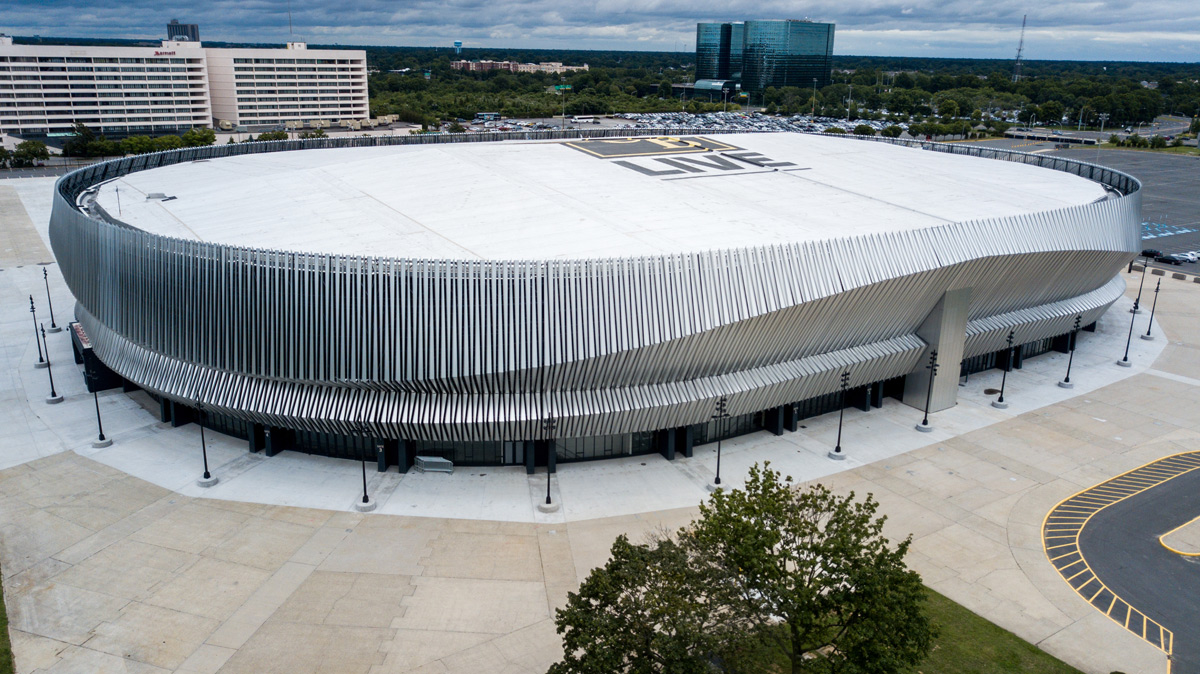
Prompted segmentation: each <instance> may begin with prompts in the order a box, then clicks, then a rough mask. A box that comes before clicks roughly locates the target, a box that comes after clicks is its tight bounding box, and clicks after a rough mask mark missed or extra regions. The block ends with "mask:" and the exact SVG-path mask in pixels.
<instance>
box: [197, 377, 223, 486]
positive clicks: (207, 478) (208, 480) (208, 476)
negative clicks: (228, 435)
mask: <svg viewBox="0 0 1200 674" xmlns="http://www.w3.org/2000/svg"><path fill="white" fill-rule="evenodd" d="M196 414H197V417H198V418H197V419H196V423H197V424H198V425H199V426H200V455H201V456H203V457H204V475H203V476H202V477H201V478H200V479H199V480H196V486H197V487H211V486H213V485H214V484H216V483H217V482H219V481H220V480H219V479H218V478H217V477H216V476H214V475H213V474H212V473H210V472H208V443H207V442H205V440H204V403H202V402H200V399H199V398H197V399H196Z"/></svg>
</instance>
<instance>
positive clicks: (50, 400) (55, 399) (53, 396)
mask: <svg viewBox="0 0 1200 674" xmlns="http://www.w3.org/2000/svg"><path fill="white" fill-rule="evenodd" d="M34 336H35V337H36V335H34ZM45 341H46V326H44V325H43V326H42V342H43V343H44V342H45ZM46 353H47V354H49V353H50V347H49V346H47V347H46ZM46 375H47V376H49V377H50V395H48V396H46V404H47V405H57V404H58V403H61V402H62V401H63V397H62V396H60V395H58V392H57V391H55V390H54V372H53V368H51V367H50V359H49V358H47V359H46Z"/></svg>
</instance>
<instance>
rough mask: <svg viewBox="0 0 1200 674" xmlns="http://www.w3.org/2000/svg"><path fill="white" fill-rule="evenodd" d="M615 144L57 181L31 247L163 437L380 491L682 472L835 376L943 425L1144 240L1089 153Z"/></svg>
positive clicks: (1136, 196) (728, 140)
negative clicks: (457, 478) (472, 471)
mask: <svg viewBox="0 0 1200 674" xmlns="http://www.w3.org/2000/svg"><path fill="white" fill-rule="evenodd" d="M618 133H621V132H620V130H598V131H586V132H580V131H566V132H562V131H556V132H540V133H523V134H508V135H507V136H506V138H507V140H505V141H504V142H487V139H486V137H483V136H466V135H449V136H414V137H411V138H386V137H381V138H350V139H336V140H335V139H317V140H309V141H280V142H275V143H255V144H238V145H228V146H214V147H203V148H188V149H183V150H177V151H171V152H165V153H158V154H151V155H142V156H137V157H128V158H124V159H120V160H115V161H111V162H107V163H103V164H98V165H95V166H92V167H88V168H85V169H81V170H79V171H75V172H73V173H70V174H68V175H66V176H64V177H63V178H62V179H60V180H59V181H58V183H57V187H56V194H55V201H54V206H53V215H52V219H51V230H50V236H51V242H52V245H53V248H54V251H55V253H56V256H57V258H58V261H59V263H60V264H61V267H62V272H63V275H64V277H65V279H66V281H67V283H68V285H69V286H70V288H71V290H72V292H73V293H74V295H75V297H76V298H77V300H78V304H77V306H76V308H75V313H76V318H77V321H78V324H77V326H76V328H77V329H76V331H75V335H76V341H77V348H78V350H79V355H80V357H81V358H82V359H83V360H84V362H85V363H86V364H87V365H88V370H89V372H90V373H91V375H92V376H91V377H90V378H89V382H90V385H91V386H94V387H97V388H99V387H109V386H117V385H124V386H126V387H128V388H133V387H137V388H141V389H144V390H145V391H146V392H148V393H149V394H150V395H151V396H153V397H154V399H155V400H157V401H158V402H159V405H160V412H161V415H162V418H163V420H164V421H165V420H170V421H173V422H174V423H186V422H189V421H195V420H201V421H202V423H204V424H205V425H206V426H210V427H213V428H217V429H219V430H222V431H224V432H226V433H230V434H233V435H236V436H240V437H243V438H246V439H247V440H248V442H249V445H250V449H251V450H252V451H258V450H260V449H262V450H265V451H267V452H268V453H269V454H271V453H275V452H277V451H280V450H281V449H291V450H298V451H307V452H312V453H318V454H326V455H332V456H344V457H349V458H358V457H360V456H362V455H363V454H364V453H365V452H370V455H371V456H372V458H373V459H377V460H378V461H379V465H380V468H381V469H384V468H386V466H387V465H389V464H399V465H400V466H401V469H407V467H408V466H409V465H411V464H412V462H413V460H414V457H416V456H418V455H422V456H428V455H437V456H442V457H444V458H448V459H451V460H453V461H455V462H458V463H467V464H517V465H522V464H523V465H525V466H526V467H527V468H528V469H529V470H531V471H532V470H533V468H534V466H535V465H549V466H550V467H551V468H553V466H554V465H555V463H556V462H557V461H572V460H584V459H595V458H604V457H614V456H624V455H630V454H641V453H650V452H661V453H663V454H664V455H666V456H667V457H668V458H674V457H675V456H676V454H677V453H678V454H682V455H690V454H691V451H692V447H694V446H695V445H697V444H701V443H705V442H710V441H713V440H716V439H717V438H719V437H730V436H734V435H739V434H743V433H746V432H750V431H755V430H764V429H765V430H768V431H771V432H774V433H777V434H782V433H785V432H788V431H794V430H796V428H797V425H798V421H799V420H801V419H803V418H804V417H806V416H812V415H815V414H821V413H824V412H828V411H832V410H836V409H837V406H838V405H839V404H840V402H841V397H840V392H841V390H842V381H843V375H844V373H847V372H848V373H849V376H848V380H847V383H846V388H847V391H846V400H847V402H848V403H849V404H851V405H856V406H859V407H862V408H863V409H870V408H871V407H872V406H875V407H878V406H881V405H882V404H883V400H884V398H885V397H893V398H897V399H900V400H902V401H903V402H905V403H908V404H910V405H912V406H914V407H917V408H921V409H923V408H924V407H925V406H926V405H927V404H928V406H929V407H930V409H932V410H933V411H937V410H940V409H945V408H947V407H950V406H952V405H954V404H955V399H956V395H957V390H958V386H957V384H958V378H959V375H960V374H967V373H970V372H974V371H980V370H983V369H988V368H992V367H1008V363H1009V360H1010V359H1009V356H1010V355H1011V356H1012V362H1013V364H1014V366H1017V367H1019V365H1020V361H1021V359H1022V358H1027V357H1030V356H1032V355H1036V354H1038V353H1041V352H1044V351H1047V350H1050V349H1058V350H1065V349H1067V348H1069V347H1070V345H1071V342H1072V339H1073V334H1074V332H1075V331H1076V330H1077V329H1078V328H1080V327H1084V328H1085V329H1086V327H1087V326H1089V325H1091V324H1093V323H1094V322H1095V320H1096V319H1097V317H1099V316H1100V315H1101V314H1102V313H1103V312H1104V311H1105V310H1106V309H1107V308H1108V307H1109V305H1111V304H1112V302H1114V301H1115V300H1116V299H1117V298H1118V297H1119V296H1120V295H1121V294H1122V292H1123V290H1124V282H1123V281H1122V280H1121V279H1120V277H1119V276H1118V270H1119V269H1121V268H1122V267H1123V266H1125V265H1126V263H1128V262H1129V261H1130V260H1131V259H1132V258H1133V256H1134V255H1135V254H1136V251H1137V250H1138V249H1139V236H1138V227H1139V224H1138V223H1139V220H1140V217H1139V211H1140V201H1141V195H1140V191H1139V190H1140V183H1138V181H1137V180H1136V179H1134V178H1132V177H1130V176H1128V175H1126V174H1123V173H1120V172H1117V171H1113V170H1111V169H1106V168H1103V167H1098V166H1094V165H1091V164H1087V163H1083V162H1078V161H1074V160H1069V159H1063V158H1056V157H1048V156H1043V155H1031V154H1025V153H1020V152H1013V151H1005V150H995V149H990V148H979V147H975V146H971V145H963V144H960V145H944V144H935V143H918V142H913V141H895V140H888V139H869V138H840V137H831V136H817V135H807V134H792V133H762V134H749V133H741V134H717V133H713V132H712V131H709V130H699V129H697V130H690V131H680V130H672V131H669V132H664V133H660V134H659V135H656V136H647V137H638V138H627V137H616V135H617V134H618ZM626 133H627V132H626ZM584 134H586V135H587V136H588V137H587V138H584V137H582V136H583V135H584ZM667 134H670V135H667ZM1010 337H1011V340H1012V341H1011V343H1012V344H1013V346H1014V349H1013V350H1012V351H1011V352H1010V351H1009V349H1008V344H1009V343H1010V342H1009V339H1010ZM935 354H936V356H935ZM935 359H936V364H937V365H938V367H939V368H940V369H939V370H937V374H936V376H935V377H933V378H932V385H931V378H930V372H931V370H930V369H929V368H928V367H927V366H928V365H930V363H931V362H934V361H935ZM722 411H723V412H724V413H725V414H727V415H728V416H727V417H726V416H723V415H722V413H721V412H722ZM714 415H715V416H716V417H717V418H716V419H714ZM920 418H921V413H920V412H918V411H916V410H914V421H917V420H919V419H920Z"/></svg>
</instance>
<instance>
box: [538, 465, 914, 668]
mask: <svg viewBox="0 0 1200 674" xmlns="http://www.w3.org/2000/svg"><path fill="white" fill-rule="evenodd" d="M877 509H878V504H877V503H876V502H875V501H874V500H873V499H872V498H871V497H870V496H868V497H867V498H866V499H865V500H863V501H857V500H855V497H854V495H853V494H850V495H848V496H837V495H835V494H834V493H833V492H831V491H829V490H828V489H827V488H825V487H823V486H820V485H817V486H813V487H809V488H805V489H796V488H795V487H794V486H793V485H792V484H791V478H783V477H781V476H780V474H779V473H778V472H776V471H773V470H771V469H770V467H769V465H766V466H764V467H763V468H761V469H760V468H759V467H758V466H757V465H756V466H754V467H753V468H751V470H750V476H749V478H748V480H747V481H746V485H745V488H744V489H735V490H732V491H725V490H718V491H717V492H716V493H714V494H713V496H712V498H711V500H710V501H709V502H708V503H706V504H704V505H702V506H701V508H700V517H699V519H698V520H696V521H695V522H693V523H692V524H691V525H690V526H688V527H686V528H685V529H684V530H683V531H681V532H680V533H679V535H678V539H677V540H675V539H671V538H668V537H660V539H659V540H657V541H655V542H653V543H651V544H647V545H632V544H630V543H629V541H628V540H626V539H625V538H624V537H621V538H618V539H617V541H616V542H615V543H614V544H613V548H612V558H611V559H610V561H609V562H608V563H607V564H605V566H603V567H601V568H598V569H595V570H594V571H593V572H592V573H591V575H589V577H588V579H587V580H586V581H584V583H583V585H582V586H581V587H580V590H579V592H573V593H570V594H569V595H568V599H567V606H566V607H565V608H563V609H559V610H558V611H557V612H556V623H557V625H558V631H559V633H560V634H562V635H563V637H564V638H563V649H564V657H563V660H562V661H561V662H559V663H557V664H555V665H554V666H553V667H551V668H550V674H600V673H604V674H609V673H629V674H634V673H636V674H656V673H659V672H662V673H664V674H665V673H668V672H671V673H673V672H683V673H685V674H686V673H688V672H710V671H713V669H712V667H713V666H714V664H715V663H721V666H722V668H723V669H724V671H731V672H757V671H791V672H793V673H799V672H814V673H821V674H825V673H833V672H842V673H846V674H854V673H863V674H866V673H870V674H892V673H898V672H904V671H908V669H909V668H911V667H912V666H914V665H916V664H918V663H920V662H921V661H922V660H923V659H924V658H925V656H926V655H927V654H928V653H929V651H930V648H931V644H932V639H933V637H934V636H935V635H934V630H933V628H932V627H931V625H930V623H929V620H928V619H927V617H926V615H925V607H924V602H925V590H924V587H923V586H922V585H921V579H920V577H919V576H918V575H917V574H916V573H914V572H912V571H910V570H908V568H907V567H906V566H905V564H904V556H905V555H906V554H907V551H908V547H909V545H910V542H911V538H909V539H905V540H904V541H901V542H900V543H899V544H898V545H895V546H893V545H891V544H889V542H888V541H887V539H886V538H885V537H884V536H883V523H884V520H885V518H882V517H876V511H877Z"/></svg>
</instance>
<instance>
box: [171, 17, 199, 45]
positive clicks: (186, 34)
mask: <svg viewBox="0 0 1200 674" xmlns="http://www.w3.org/2000/svg"><path fill="white" fill-rule="evenodd" d="M167 39H168V40H171V41H187V42H199V41H200V26H199V25H198V24H194V23H179V19H171V23H168V24H167Z"/></svg>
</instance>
